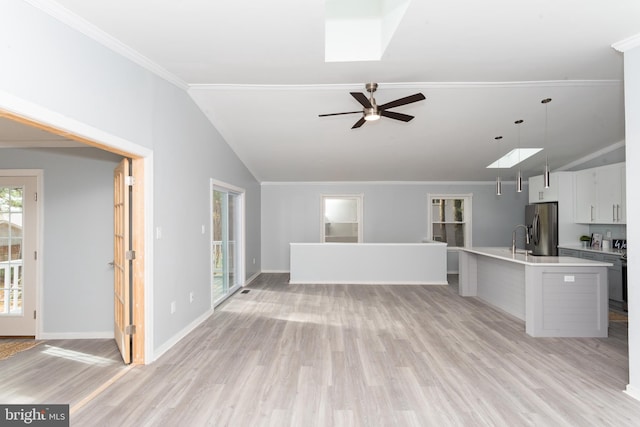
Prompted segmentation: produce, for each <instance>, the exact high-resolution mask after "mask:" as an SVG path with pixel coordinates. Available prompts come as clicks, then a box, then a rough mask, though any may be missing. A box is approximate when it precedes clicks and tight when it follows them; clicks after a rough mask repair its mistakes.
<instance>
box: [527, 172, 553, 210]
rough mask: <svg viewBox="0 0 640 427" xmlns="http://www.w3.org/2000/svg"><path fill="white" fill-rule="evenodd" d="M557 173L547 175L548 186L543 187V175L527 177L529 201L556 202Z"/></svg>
mask: <svg viewBox="0 0 640 427" xmlns="http://www.w3.org/2000/svg"><path fill="white" fill-rule="evenodd" d="M559 194H560V193H559V191H558V174H557V173H551V174H550V175H549V188H544V176H543V175H538V176H532V177H531V178H529V203H545V202H557V201H558V198H559Z"/></svg>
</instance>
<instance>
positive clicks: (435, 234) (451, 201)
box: [427, 194, 472, 248]
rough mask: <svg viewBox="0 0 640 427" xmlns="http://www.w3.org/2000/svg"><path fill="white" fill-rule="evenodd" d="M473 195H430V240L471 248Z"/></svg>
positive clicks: (449, 246) (450, 246) (456, 246)
mask: <svg viewBox="0 0 640 427" xmlns="http://www.w3.org/2000/svg"><path fill="white" fill-rule="evenodd" d="M471 196H472V195H471V194H429V213H428V217H429V232H428V233H427V235H428V237H429V239H431V240H435V241H438V242H446V243H447V245H448V248H465V247H471V246H472V245H471V234H472V233H471Z"/></svg>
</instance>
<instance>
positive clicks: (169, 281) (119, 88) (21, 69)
mask: <svg viewBox="0 0 640 427" xmlns="http://www.w3.org/2000/svg"><path fill="white" fill-rule="evenodd" d="M1 1H2V3H1V4H2V14H0V39H2V40H4V42H3V43H1V44H0V58H2V67H0V108H3V107H4V108H8V109H9V110H11V108H10V107H12V106H14V105H24V104H31V105H35V106H37V107H38V108H39V109H41V110H48V111H51V112H53V113H55V114H57V115H60V116H62V117H65V118H67V119H70V120H77V121H78V122H81V123H83V124H86V125H89V126H91V127H92V128H94V129H98V130H100V131H103V132H106V133H108V134H109V135H113V136H115V137H119V138H122V139H123V140H126V141H130V142H132V143H134V144H137V145H138V146H143V147H147V148H150V149H152V150H153V218H151V219H150V220H148V222H151V224H148V225H150V226H154V227H157V226H160V227H162V230H163V233H162V239H161V240H156V241H155V242H154V246H153V251H154V259H153V272H152V273H153V283H152V284H151V286H153V292H152V294H153V330H152V331H148V333H150V334H151V336H153V342H154V349H155V350H158V349H159V348H161V347H163V345H165V344H166V343H171V342H172V341H175V340H176V338H179V337H180V335H181V334H182V333H183V332H184V331H185V329H186V328H188V327H189V325H190V324H191V323H192V322H194V321H195V320H197V319H198V318H200V317H201V316H202V315H203V314H205V313H206V312H207V310H208V309H209V308H210V266H209V258H210V256H209V244H208V236H209V232H210V230H209V229H210V225H209V223H210V221H209V218H210V213H209V179H210V178H215V179H218V180H220V181H224V182H227V183H229V184H233V185H234V186H237V187H242V188H244V189H246V191H247V196H246V200H247V203H246V204H247V218H246V231H247V236H246V243H247V251H246V258H247V259H248V260H252V259H253V258H256V260H257V261H256V264H255V265H253V264H249V265H248V266H247V267H248V268H247V272H246V273H247V276H251V275H252V274H254V273H256V272H257V271H259V269H260V186H259V184H258V182H257V181H256V180H255V178H254V177H253V176H252V175H251V173H250V172H249V171H248V170H247V168H246V167H245V166H244V165H243V164H242V162H241V161H240V160H239V159H238V157H237V156H236V155H235V153H233V151H232V150H231V149H230V148H229V146H228V145H227V144H226V143H225V141H224V140H223V139H222V137H221V136H220V134H219V133H218V132H217V131H216V129H215V128H214V127H213V126H212V125H211V123H210V122H209V121H208V120H207V119H206V117H204V115H203V114H202V112H201V111H200V110H199V109H198V107H197V106H196V105H195V104H194V102H193V101H192V99H191V98H190V97H189V95H188V94H187V92H186V90H185V88H183V87H178V86H176V85H174V84H171V83H168V82H167V81H166V80H163V79H161V78H159V77H158V76H156V75H155V74H153V73H151V72H149V71H147V70H146V69H144V68H142V67H140V66H138V65H136V64H134V63H133V62H131V61H129V60H128V59H126V58H124V57H122V56H120V55H118V54H116V53H114V52H113V51H111V50H110V49H108V48H106V47H104V46H103V45H101V44H99V43H97V42H95V41H93V40H92V39H90V38H89V37H86V36H85V35H83V34H81V33H79V32H77V31H75V30H72V29H71V28H70V27H68V26H66V25H64V24H62V23H61V22H59V21H57V20H55V19H53V18H51V17H50V16H49V15H47V14H45V13H43V12H41V11H40V10H39V9H36V8H34V7H33V6H31V5H30V4H28V3H26V2H21V1H6V0H1ZM202 225H205V227H206V228H207V232H206V233H205V234H204V235H203V234H202V233H201V226H202ZM63 231H66V230H63ZM60 232H62V231H60ZM86 241H89V238H88V237H87V238H86ZM96 262H98V263H102V262H104V260H103V257H102V256H100V257H98V256H96ZM190 292H194V294H195V301H194V302H193V303H191V304H190V303H189V293H190ZM172 301H175V302H176V306H177V310H176V313H175V314H173V315H172V314H170V311H169V307H170V304H171V302H172ZM51 321H52V322H54V320H53V319H52V320H51ZM55 322H57V320H55ZM56 324H57V323H56Z"/></svg>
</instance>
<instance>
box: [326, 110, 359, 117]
mask: <svg viewBox="0 0 640 427" xmlns="http://www.w3.org/2000/svg"><path fill="white" fill-rule="evenodd" d="M355 113H360V114H362V110H360V111H347V112H346V113H329V114H318V117H327V116H341V115H343V114H355Z"/></svg>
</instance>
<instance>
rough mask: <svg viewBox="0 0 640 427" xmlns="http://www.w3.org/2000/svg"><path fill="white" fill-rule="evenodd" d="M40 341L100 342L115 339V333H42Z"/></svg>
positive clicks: (39, 336)
mask: <svg viewBox="0 0 640 427" xmlns="http://www.w3.org/2000/svg"><path fill="white" fill-rule="evenodd" d="M37 338H38V339H39V340H98V339H113V338H114V335H113V331H102V332H40V334H38V337H37Z"/></svg>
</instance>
